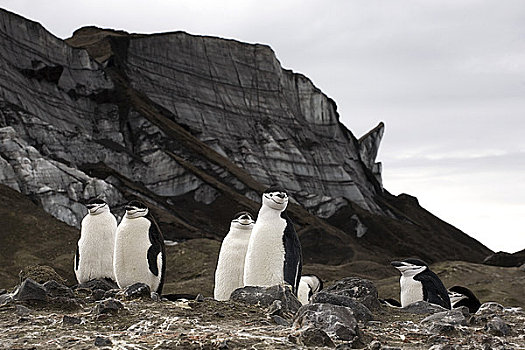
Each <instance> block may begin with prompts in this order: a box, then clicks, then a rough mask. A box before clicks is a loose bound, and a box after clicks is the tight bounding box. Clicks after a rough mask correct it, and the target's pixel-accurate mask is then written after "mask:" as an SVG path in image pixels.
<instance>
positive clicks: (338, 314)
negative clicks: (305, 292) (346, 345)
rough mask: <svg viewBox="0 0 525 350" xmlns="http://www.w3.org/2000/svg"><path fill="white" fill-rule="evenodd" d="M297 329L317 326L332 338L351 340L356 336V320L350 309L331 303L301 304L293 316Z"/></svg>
mask: <svg viewBox="0 0 525 350" xmlns="http://www.w3.org/2000/svg"><path fill="white" fill-rule="evenodd" d="M294 327H295V328H297V329H308V328H318V329H321V330H322V331H324V332H325V333H326V334H328V335H329V336H331V337H333V338H334V339H340V340H353V339H354V338H355V337H358V325H357V320H356V319H355V317H354V314H353V313H352V311H351V310H350V309H349V308H347V307H344V306H338V305H332V304H307V305H303V306H302V307H301V308H300V309H299V311H297V314H296V315H295V318H294Z"/></svg>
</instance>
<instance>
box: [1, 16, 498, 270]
mask: <svg viewBox="0 0 525 350" xmlns="http://www.w3.org/2000/svg"><path fill="white" fill-rule="evenodd" d="M0 71H1V73H0V74H1V75H2V76H1V79H0V127H1V129H0V183H2V184H5V185H7V186H9V187H11V188H13V189H15V190H16V191H19V192H21V193H23V194H25V195H27V196H29V197H30V198H31V199H32V200H33V201H34V202H36V203H38V204H39V205H40V206H41V207H42V208H43V209H44V210H45V211H46V212H48V213H50V214H51V215H53V216H54V217H56V218H58V219H60V220H61V221H63V222H65V223H67V224H68V225H71V226H74V227H78V225H79V223H80V220H81V218H82V217H83V215H84V214H85V209H84V206H83V204H82V203H83V202H84V201H85V200H86V199H88V198H91V197H94V196H100V197H102V198H104V199H105V200H106V201H107V202H108V203H109V204H110V206H111V207H112V208H113V211H114V212H115V213H116V214H117V216H119V215H122V212H123V205H124V204H125V203H126V202H127V201H129V200H130V199H133V198H137V197H138V198H141V199H142V200H144V201H145V202H147V203H148V205H149V206H150V207H151V208H152V210H153V212H154V214H155V215H156V216H157V218H158V219H159V222H160V225H161V227H162V229H163V231H164V233H165V236H166V237H167V238H169V239H173V240H182V239H192V238H202V237H205V238H211V239H215V240H220V239H221V238H222V237H223V236H224V234H225V233H226V232H227V228H228V226H229V221H230V219H231V217H232V214H234V213H235V212H236V211H239V210H241V209H249V210H251V211H252V212H254V213H256V212H257V211H258V207H259V201H260V200H259V196H260V193H261V191H262V190H263V189H264V188H265V187H266V186H268V185H270V184H272V183H280V184H281V185H282V186H284V187H285V188H287V189H288V190H289V191H290V193H291V196H292V198H293V202H294V203H293V204H291V205H290V206H289V212H290V214H291V216H292V218H293V220H294V221H295V223H296V226H297V230H298V232H299V236H300V239H301V242H302V244H303V248H304V252H305V254H304V255H305V259H306V261H307V262H310V263H323V264H342V263H348V262H350V261H356V260H371V261H376V262H381V263H384V262H386V261H388V260H389V259H391V258H392V257H395V256H409V255H410V256H419V257H421V258H423V259H426V260H428V261H429V262H432V261H438V260H444V259H462V260H469V261H481V260H482V259H483V258H484V257H485V256H487V255H488V254H489V253H491V252H490V250H489V249H487V248H486V247H484V246H483V245H481V244H480V243H479V242H477V241H475V240H474V239H472V238H470V237H468V236H467V235H465V234H464V233H462V232H461V231H459V230H458V229H456V228H454V227H452V226H450V225H448V224H446V223H444V222H442V221H441V220H439V219H438V218H436V217H435V216H433V215H432V214H431V213H428V212H427V211H425V210H424V209H423V208H421V207H420V206H419V204H418V203H417V200H416V199H415V198H413V197H410V196H407V195H402V196H398V197H396V196H392V195H390V194H389V193H388V191H387V190H384V189H383V186H382V184H381V165H380V164H378V163H376V160H375V158H376V156H377V152H378V148H379V144H380V141H381V137H382V135H383V132H384V125H383V124H382V123H380V124H379V125H378V126H377V127H376V128H374V129H373V130H372V131H371V132H370V133H368V134H367V135H365V136H363V137H362V138H360V139H357V138H356V137H355V136H354V135H353V134H352V133H351V132H350V131H349V130H348V129H347V128H346V127H345V126H344V125H343V124H341V123H340V122H339V116H338V114H337V108H336V104H335V102H334V101H333V100H331V99H330V98H329V97H327V96H326V95H325V94H323V93H322V92H321V91H320V90H319V89H317V88H316V87H315V86H314V84H313V83H312V82H311V81H310V80H309V79H308V78H307V77H305V76H303V75H300V74H296V73H294V72H292V71H289V70H285V69H283V68H282V67H281V65H280V63H279V61H278V60H277V58H276V56H275V54H274V52H273V51H272V50H271V48H269V47H268V46H264V45H252V44H246V43H241V42H237V41H233V40H224V39H220V38H214V37H202V36H193V35H189V34H187V33H183V32H174V33H163V34H156V35H138V34H128V33H125V32H119V31H112V30H104V29H99V28H94V27H87V28H82V29H79V30H78V31H76V32H75V33H74V35H73V37H72V38H70V39H68V40H66V41H63V40H61V39H58V38H56V37H54V36H53V35H52V34H50V33H49V32H47V31H46V30H45V29H44V28H43V27H42V26H41V25H40V24H38V23H35V22H32V21H29V20H27V19H24V18H22V17H20V16H17V15H15V14H13V13H10V12H7V11H3V10H0Z"/></svg>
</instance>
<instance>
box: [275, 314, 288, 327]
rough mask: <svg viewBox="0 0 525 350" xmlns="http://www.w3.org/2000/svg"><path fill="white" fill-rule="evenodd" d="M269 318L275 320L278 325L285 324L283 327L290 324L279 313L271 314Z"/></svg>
mask: <svg viewBox="0 0 525 350" xmlns="http://www.w3.org/2000/svg"><path fill="white" fill-rule="evenodd" d="M270 318H271V319H272V321H273V322H275V323H276V324H278V325H279V326H285V327H289V326H290V322H289V321H288V320H286V319H285V318H283V317H281V316H279V315H271V316H270Z"/></svg>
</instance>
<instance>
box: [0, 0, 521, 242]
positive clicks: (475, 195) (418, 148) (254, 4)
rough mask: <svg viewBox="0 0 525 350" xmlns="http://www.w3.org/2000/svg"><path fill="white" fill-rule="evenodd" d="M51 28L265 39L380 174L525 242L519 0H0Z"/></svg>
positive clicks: (494, 232) (435, 208) (492, 233)
mask: <svg viewBox="0 0 525 350" xmlns="http://www.w3.org/2000/svg"><path fill="white" fill-rule="evenodd" d="M0 7H2V8H5V9H8V10H11V11H13V12H15V13H18V14H20V15H22V16H24V17H27V18H29V19H32V20H35V21H38V22H40V23H42V24H43V25H44V27H46V28H47V29H48V30H49V31H50V32H52V33H53V34H55V35H56V36H58V37H61V38H67V37H70V36H71V34H72V32H73V31H74V30H75V29H77V28H80V27H82V26H85V25H97V26H101V27H108V28H114V29H123V30H126V31H128V32H141V33H154V32H166V31H175V30H183V31H186V32H189V33H192V34H203V35H213V36H220V37H226V38H234V39H237V40H241V41H246V42H250V43H264V44H268V45H270V46H271V47H272V48H273V49H274V51H275V52H276V54H277V57H278V59H279V60H280V62H281V64H282V66H283V67H285V68H289V69H292V70H294V71H296V72H301V73H303V74H305V75H306V76H308V77H309V78H311V79H312V80H313V82H314V84H315V85H317V86H318V87H319V88H320V89H321V90H322V91H323V92H325V93H326V94H327V95H328V96H330V97H331V98H333V99H334V100H335V101H336V103H337V105H338V111H339V114H340V116H341V121H342V122H343V123H344V124H345V125H346V126H347V127H348V128H349V129H350V130H351V131H352V132H353V133H354V135H355V136H356V137H360V136H361V135H363V134H364V133H366V132H367V131H368V130H369V129H371V128H373V127H374V126H376V125H377V124H378V123H379V122H380V121H383V122H385V124H386V131H385V136H384V138H383V142H382V144H381V148H380V151H379V156H378V160H379V161H381V162H382V163H383V181H384V186H385V188H386V189H387V190H388V191H390V192H391V193H393V194H399V193H403V192H405V193H409V194H411V195H414V196H416V197H418V199H419V202H420V204H421V205H422V206H423V207H425V208H426V209H428V210H429V211H431V212H432V213H434V214H436V215H437V216H439V217H440V218H441V219H443V220H445V221H447V222H449V223H451V224H452V225H454V226H456V227H458V228H459V229H461V230H463V231H464V232H466V233H467V234H469V235H471V236H473V237H475V238H476V239H478V240H480V241H481V242H482V243H484V244H485V245H487V246H488V247H489V248H491V249H492V250H495V251H499V250H504V251H508V252H514V251H518V250H522V249H524V248H525V175H524V174H525V115H524V114H525V113H524V112H525V1H521V0H516V1H512V0H505V1H500V0H495V1H471V0H461V1H458V0H439V1H434V0H424V1H422V0H417V1H409V0H400V1H399V0H398V1H393V0H384V1H379V0H361V1H355V0H352V1H350V0H330V1H289V0H280V1H274V0H265V1H251V0H238V1H216V0H210V1H198V0H188V1H176V0H171V1H168V0H148V1H145V0H142V1H138V0H126V1H120V0H119V1H115V0H111V1H108V0H105V1H99V0H90V1H73V0H53V1H50V0H49V1H45V0H38V1H35V0H0Z"/></svg>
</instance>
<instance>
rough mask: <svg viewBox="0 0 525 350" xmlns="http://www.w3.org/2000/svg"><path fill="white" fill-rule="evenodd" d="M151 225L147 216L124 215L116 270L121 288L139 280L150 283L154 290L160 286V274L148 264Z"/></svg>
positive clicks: (119, 227) (116, 244)
mask: <svg viewBox="0 0 525 350" xmlns="http://www.w3.org/2000/svg"><path fill="white" fill-rule="evenodd" d="M150 226H151V222H150V221H149V220H148V219H146V218H143V217H138V218H133V219H129V218H127V217H124V218H123V219H122V222H121V223H120V224H119V226H118V228H117V233H116V239H115V255H114V272H115V278H116V280H117V284H118V285H119V287H120V288H126V287H128V286H130V285H132V284H134V283H137V282H142V283H145V284H147V285H149V287H150V288H151V290H152V291H155V290H156V289H157V287H158V286H159V283H160V274H159V276H155V275H154V274H153V273H152V272H151V271H150V269H149V265H148V249H149V248H150V246H151V242H150V239H149V229H150ZM159 257H160V254H159Z"/></svg>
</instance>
